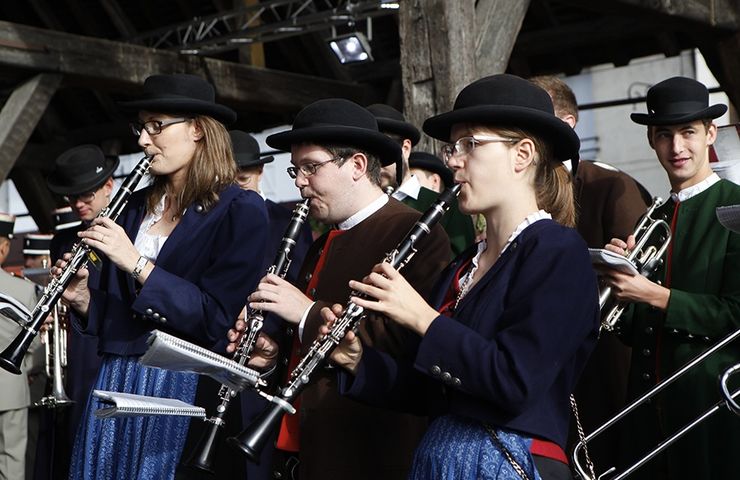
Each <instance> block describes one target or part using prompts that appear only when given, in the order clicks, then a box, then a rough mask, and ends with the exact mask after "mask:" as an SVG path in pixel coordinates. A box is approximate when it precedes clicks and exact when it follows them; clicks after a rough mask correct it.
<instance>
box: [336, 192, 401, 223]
mask: <svg viewBox="0 0 740 480" xmlns="http://www.w3.org/2000/svg"><path fill="white" fill-rule="evenodd" d="M386 203H388V195H386V194H385V193H381V194H380V196H379V197H378V198H376V199H375V200H373V201H372V202H370V204H369V205H368V206H366V207H365V208H363V209H362V210H360V211H359V212H357V213H355V214H354V215H352V216H351V217H349V218H348V219H347V220H345V221H343V222H339V223H338V224H337V228H338V229H339V230H349V229H350V228H352V227H354V226H355V225H357V224H358V223H360V222H361V221H363V220H365V219H366V218H367V217H369V216H370V215H372V214H373V213H375V212H377V211H378V210H380V209H381V208H382V207H383V206H384V205H385V204H386Z"/></svg>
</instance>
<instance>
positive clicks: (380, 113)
mask: <svg viewBox="0 0 740 480" xmlns="http://www.w3.org/2000/svg"><path fill="white" fill-rule="evenodd" d="M367 109H368V110H370V113H372V114H373V115H374V116H375V120H377V121H378V128H379V129H380V131H381V132H383V133H393V134H395V135H398V136H400V137H401V138H408V139H409V140H411V145H416V144H417V143H419V139H420V138H421V133H420V132H419V129H418V128H416V127H415V126H413V125H411V124H410V123H408V122H407V121H406V119H405V118H404V117H403V114H402V113H401V112H399V111H398V110H396V109H395V108H393V107H391V106H390V105H386V104H384V103H375V104H373V105H369V106H368V107H367Z"/></svg>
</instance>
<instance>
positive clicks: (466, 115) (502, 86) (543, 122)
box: [424, 74, 581, 172]
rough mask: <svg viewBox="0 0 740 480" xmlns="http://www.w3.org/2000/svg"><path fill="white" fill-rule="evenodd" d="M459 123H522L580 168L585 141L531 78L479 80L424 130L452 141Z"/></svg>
mask: <svg viewBox="0 0 740 480" xmlns="http://www.w3.org/2000/svg"><path fill="white" fill-rule="evenodd" d="M458 123H472V124H478V125H490V126H500V127H518V128H522V129H524V130H527V131H529V132H532V133H533V134H536V135H537V136H539V137H541V138H542V140H544V141H546V142H547V143H548V145H550V147H551V148H552V150H553V154H554V157H555V159H557V160H559V161H565V160H571V161H572V164H573V172H575V171H576V167H577V165H578V158H579V156H578V149H579V148H580V145H581V142H580V141H579V140H578V135H576V132H575V131H574V130H573V129H572V128H571V127H570V125H568V124H567V123H565V122H564V121H562V120H560V119H559V118H558V117H556V116H555V113H554V111H553V107H552V100H551V99H550V95H549V94H548V93H547V92H546V91H545V90H543V89H541V88H540V87H538V86H536V85H535V84H533V83H532V82H530V81H528V80H524V79H523V78H519V77H517V76H515V75H508V74H500V75H492V76H490V77H484V78H481V79H480V80H476V81H475V82H473V83H471V84H470V85H468V86H466V87H465V88H463V89H462V90H461V91H460V93H459V94H458V95H457V98H456V99H455V106H454V107H453V109H452V111H451V112H447V113H443V114H441V115H436V116H434V117H431V118H428V119H427V120H426V121H425V122H424V132H426V133H427V135H429V136H431V137H433V138H436V139H438V140H442V141H444V142H450V141H451V138H450V134H451V130H452V126H453V125H455V124H458Z"/></svg>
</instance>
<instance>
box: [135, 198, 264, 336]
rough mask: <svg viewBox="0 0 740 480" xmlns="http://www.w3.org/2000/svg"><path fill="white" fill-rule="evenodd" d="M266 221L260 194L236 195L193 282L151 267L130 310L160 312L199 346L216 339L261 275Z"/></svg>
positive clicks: (171, 324) (216, 226)
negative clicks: (206, 264) (206, 263)
mask: <svg viewBox="0 0 740 480" xmlns="http://www.w3.org/2000/svg"><path fill="white" fill-rule="evenodd" d="M267 223H268V221H267V213H266V210H265V206H264V202H263V201H262V199H261V198H259V197H257V196H256V195H249V196H245V195H237V196H236V198H235V199H234V200H233V201H232V202H231V203H230V205H229V208H228V210H227V212H226V213H225V214H224V215H223V218H222V220H221V222H220V223H219V224H218V225H215V226H214V228H217V229H218V233H217V237H216V239H215V241H214V242H213V246H212V249H211V251H209V252H207V253H206V254H207V255H209V263H208V266H207V267H206V268H205V269H204V270H203V272H202V273H201V274H200V275H199V277H198V278H197V280H195V281H194V282H193V281H188V280H185V279H183V278H181V277H179V276H177V275H174V274H172V273H170V272H168V271H166V270H164V269H163V268H161V267H157V266H155V267H154V269H153V270H152V273H151V274H150V275H149V278H148V279H147V281H146V282H145V283H144V285H143V287H142V288H141V291H140V293H139V295H138V296H137V298H136V300H135V301H134V303H133V305H132V308H133V310H134V311H136V312H138V313H140V314H144V313H145V312H146V310H147V309H152V310H154V311H156V312H161V316H163V317H166V320H167V325H168V327H169V328H171V329H173V330H175V331H177V332H180V333H182V334H184V335H186V336H188V337H190V338H194V339H198V342H199V343H201V344H202V345H206V346H212V345H215V344H216V343H217V342H220V341H221V340H222V339H223V338H224V336H225V335H226V332H227V331H228V329H229V328H231V326H232V325H233V324H234V320H235V319H236V317H237V315H238V313H239V310H240V309H241V308H242V307H243V306H244V302H245V301H246V296H247V294H248V293H249V292H250V291H251V290H253V289H254V287H255V285H256V284H257V281H258V280H259V277H260V275H261V274H262V272H261V265H262V260H263V258H262V257H263V254H264V251H265V242H266V241H267ZM188 247H189V248H191V249H192V248H198V246H197V245H192V244H191V245H188Z"/></svg>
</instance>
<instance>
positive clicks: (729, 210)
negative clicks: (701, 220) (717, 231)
mask: <svg viewBox="0 0 740 480" xmlns="http://www.w3.org/2000/svg"><path fill="white" fill-rule="evenodd" d="M717 219H719V223H721V224H722V225H723V226H724V227H725V228H727V229H729V230H732V231H733V232H735V233H740V205H730V206H727V207H717Z"/></svg>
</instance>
